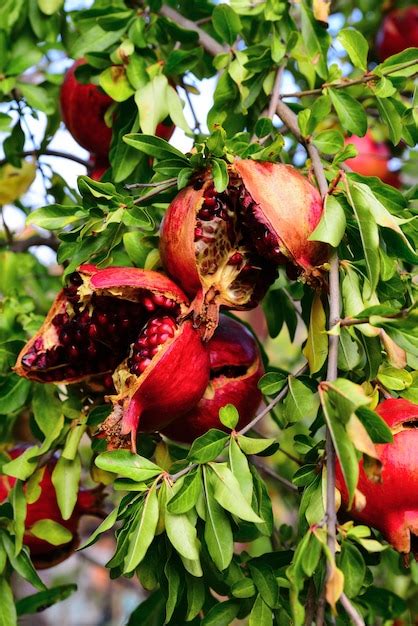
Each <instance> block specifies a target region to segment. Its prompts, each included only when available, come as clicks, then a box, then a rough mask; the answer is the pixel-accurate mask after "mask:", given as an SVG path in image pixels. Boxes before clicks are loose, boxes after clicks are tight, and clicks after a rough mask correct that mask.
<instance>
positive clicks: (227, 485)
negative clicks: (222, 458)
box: [210, 463, 263, 524]
mask: <svg viewBox="0 0 418 626" xmlns="http://www.w3.org/2000/svg"><path fill="white" fill-rule="evenodd" d="M210 467H211V469H212V474H211V482H212V485H213V489H214V497H215V500H216V501H217V502H218V503H219V504H220V505H221V506H222V507H223V508H224V509H226V510H227V511H229V512H230V513H233V514H234V515H236V516H237V517H239V518H240V519H242V520H246V521H247V522H254V523H255V524H257V523H260V522H262V521H263V520H262V519H261V518H260V517H259V516H258V515H257V514H256V513H255V512H254V511H253V509H252V508H251V506H250V504H249V503H248V501H247V500H246V499H245V497H244V495H243V494H242V492H241V489H240V485H239V482H238V480H237V479H236V478H235V476H234V475H233V473H232V472H231V470H230V469H229V468H228V467H227V466H226V465H224V464H223V463H217V464H215V463H211V464H210Z"/></svg>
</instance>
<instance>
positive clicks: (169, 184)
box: [134, 178, 177, 204]
mask: <svg viewBox="0 0 418 626" xmlns="http://www.w3.org/2000/svg"><path fill="white" fill-rule="evenodd" d="M173 180H175V182H172V179H169V180H168V182H166V184H164V185H160V186H159V187H157V188H156V189H154V190H153V191H150V192H149V193H145V194H144V195H143V196H139V197H138V198H136V199H135V200H134V204H141V203H142V202H146V201H147V200H151V199H152V198H155V196H158V195H159V194H160V193H162V192H163V191H168V190H169V189H171V188H172V187H174V186H175V185H176V183H177V178H176V179H173Z"/></svg>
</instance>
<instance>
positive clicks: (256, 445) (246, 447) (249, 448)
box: [238, 435, 276, 454]
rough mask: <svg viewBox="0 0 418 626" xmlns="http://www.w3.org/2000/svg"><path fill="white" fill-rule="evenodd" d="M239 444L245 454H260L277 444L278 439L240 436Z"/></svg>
mask: <svg viewBox="0 0 418 626" xmlns="http://www.w3.org/2000/svg"><path fill="white" fill-rule="evenodd" d="M238 443H239V447H240V448H241V450H242V451H243V452H245V454H259V453H260V452H264V450H267V448H269V447H270V446H272V445H273V444H274V443H276V439H271V438H270V439H254V438H253V437H245V436H244V435H238Z"/></svg>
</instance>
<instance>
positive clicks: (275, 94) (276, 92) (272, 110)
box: [267, 65, 285, 120]
mask: <svg viewBox="0 0 418 626" xmlns="http://www.w3.org/2000/svg"><path fill="white" fill-rule="evenodd" d="M284 70H285V66H284V65H281V66H280V67H279V69H278V70H277V73H276V79H275V81H274V86H273V91H272V93H271V98H270V104H269V108H268V113H267V115H268V117H269V118H270V119H271V120H272V119H273V117H274V116H275V114H276V109H277V103H278V102H279V98H280V89H281V86H282V79H283V73H284Z"/></svg>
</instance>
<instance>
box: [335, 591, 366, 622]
mask: <svg viewBox="0 0 418 626" xmlns="http://www.w3.org/2000/svg"><path fill="white" fill-rule="evenodd" d="M340 602H341V604H342V605H343V607H344V610H345V612H346V613H347V615H348V617H349V618H350V619H351V622H352V623H353V624H354V626H365V622H364V619H363V618H362V616H361V615H360V613H359V612H358V611H357V609H356V608H355V607H354V606H353V605H352V604H351V602H350V600H349V599H348V598H347V596H346V595H345V593H342V594H341V596H340Z"/></svg>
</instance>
